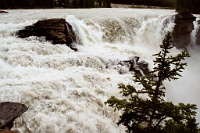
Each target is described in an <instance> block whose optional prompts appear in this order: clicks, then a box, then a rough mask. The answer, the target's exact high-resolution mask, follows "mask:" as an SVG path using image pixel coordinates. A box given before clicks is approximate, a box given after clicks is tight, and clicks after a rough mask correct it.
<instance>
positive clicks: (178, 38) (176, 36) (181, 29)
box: [172, 11, 196, 49]
mask: <svg viewBox="0 0 200 133" xmlns="http://www.w3.org/2000/svg"><path fill="white" fill-rule="evenodd" d="M195 20H196V17H194V16H193V15H192V14H191V13H190V12H188V11H184V12H179V13H178V14H176V15H175V21H174V22H175V27H174V30H173V32H172V40H173V42H174V43H175V46H176V47H177V48H178V49H186V47H187V46H188V45H189V44H190V42H191V39H190V33H191V32H192V30H193V29H194V25H193V21H195Z"/></svg>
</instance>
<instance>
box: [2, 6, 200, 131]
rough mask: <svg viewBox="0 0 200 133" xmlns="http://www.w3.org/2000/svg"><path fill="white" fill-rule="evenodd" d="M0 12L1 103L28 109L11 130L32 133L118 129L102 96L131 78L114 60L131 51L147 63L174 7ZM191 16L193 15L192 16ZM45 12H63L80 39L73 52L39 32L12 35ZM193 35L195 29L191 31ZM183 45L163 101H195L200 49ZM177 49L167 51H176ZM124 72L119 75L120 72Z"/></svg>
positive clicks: (199, 89) (169, 24) (170, 26)
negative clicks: (176, 75) (177, 73)
mask: <svg viewBox="0 0 200 133" xmlns="http://www.w3.org/2000/svg"><path fill="white" fill-rule="evenodd" d="M8 12H9V13H8V14H0V102H3V101H12V102H21V103H24V104H25V105H26V106H28V107H29V109H28V111H27V112H26V113H24V114H23V116H22V117H20V118H18V119H17V120H16V123H15V125H14V128H15V129H17V130H19V131H21V132H23V133H27V132H32V133H55V132H60V133H66V132H67V133H68V132H69V133H83V132H85V133H96V132H98V133H123V132H125V128H124V127H123V126H117V125H116V124H115V123H116V122H117V120H118V118H119V115H120V112H114V111H113V109H112V108H110V107H108V106H107V105H105V104H104V102H105V101H106V100H107V99H108V98H110V96H112V95H115V96H118V97H120V95H119V90H118V84H119V83H124V84H133V82H132V74H133V73H130V72H129V71H128V68H126V67H120V66H118V65H117V63H118V62H119V61H122V60H127V59H129V58H131V57H132V56H135V55H136V56H139V57H140V60H146V61H147V62H149V65H150V68H152V67H153V63H152V60H153V56H152V54H155V53H157V52H158V51H159V45H160V44H161V42H162V39H163V36H164V35H165V33H166V32H167V31H172V29H173V26H174V23H173V20H172V15H174V14H175V12H174V11H173V10H153V9H151V10H147V9H76V10H75V9H74V10H73V9H54V10H49V9H48V10H8ZM197 17H198V16H197ZM47 18H66V20H67V21H68V22H69V23H70V24H71V25H72V26H73V29H74V30H75V32H76V34H77V36H78V39H79V42H78V44H76V45H77V48H78V50H79V51H78V52H74V51H73V50H71V49H70V48H68V47H67V46H66V45H52V44H51V43H50V42H46V41H45V39H44V38H42V37H41V38H38V37H33V36H32V37H29V38H26V39H21V38H17V37H16V36H15V33H16V31H17V30H20V29H22V28H24V27H25V26H27V25H31V24H33V23H35V22H36V21H37V20H41V19H47ZM193 34H194V35H195V33H193ZM194 47H196V48H195V50H193V49H190V53H191V56H192V57H190V58H188V59H187V62H188V67H187V68H186V69H185V71H184V72H183V73H182V75H183V77H182V78H180V79H179V80H177V81H175V82H166V83H165V85H166V87H167V100H170V101H173V102H175V103H177V102H185V103H194V104H197V105H200V100H199V98H198V94H199V92H200V85H199V82H200V79H199V78H198V77H199V74H200V73H199V70H200V69H199V68H200V58H199V57H200V54H199V53H200V52H199V51H200V49H199V48H198V47H197V46H196V45H195V46H194ZM178 52H179V50H177V49H175V48H174V49H173V50H172V53H173V54H176V53H178ZM119 71H123V74H119Z"/></svg>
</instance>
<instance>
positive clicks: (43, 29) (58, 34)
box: [17, 18, 77, 51]
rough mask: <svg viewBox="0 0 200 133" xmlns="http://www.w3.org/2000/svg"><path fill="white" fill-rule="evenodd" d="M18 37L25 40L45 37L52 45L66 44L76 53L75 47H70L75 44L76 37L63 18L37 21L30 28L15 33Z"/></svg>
mask: <svg viewBox="0 0 200 133" xmlns="http://www.w3.org/2000/svg"><path fill="white" fill-rule="evenodd" d="M17 35H18V37H20V38H25V37H29V36H38V37H41V36H45V37H46V40H48V41H51V42H52V44H66V45H67V46H69V47H70V48H71V49H73V50H75V51H77V48H76V47H72V43H73V42H76V36H75V34H74V32H73V29H72V26H71V25H70V24H69V23H67V22H66V20H65V19H63V18H55V19H46V20H39V21H38V22H36V23H35V24H33V25H31V26H26V27H25V28H24V29H22V30H20V31H18V32H17Z"/></svg>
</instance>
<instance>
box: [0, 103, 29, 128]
mask: <svg viewBox="0 0 200 133" xmlns="http://www.w3.org/2000/svg"><path fill="white" fill-rule="evenodd" d="M27 110H28V108H27V107H26V106H25V105H24V104H21V103H13V102H2V103H0V129H1V130H3V129H11V128H12V127H13V121H14V120H15V119H16V118H17V117H19V116H20V115H22V114H23V113H24V112H26V111H27Z"/></svg>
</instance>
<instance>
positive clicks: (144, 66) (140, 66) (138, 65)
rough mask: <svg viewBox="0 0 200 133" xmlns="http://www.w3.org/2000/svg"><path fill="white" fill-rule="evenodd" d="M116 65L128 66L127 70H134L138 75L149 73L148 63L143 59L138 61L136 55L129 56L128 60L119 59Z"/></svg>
mask: <svg viewBox="0 0 200 133" xmlns="http://www.w3.org/2000/svg"><path fill="white" fill-rule="evenodd" d="M118 65H121V66H124V65H126V66H129V71H134V72H135V73H136V74H139V75H140V76H145V75H147V74H148V73H149V67H148V63H147V62H146V61H144V60H141V61H139V57H138V56H134V57H131V59H130V60H126V61H120V62H119V63H118Z"/></svg>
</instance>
